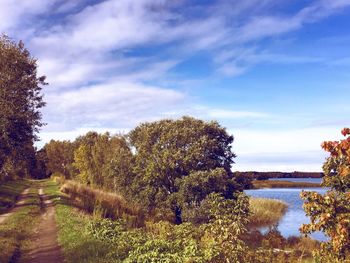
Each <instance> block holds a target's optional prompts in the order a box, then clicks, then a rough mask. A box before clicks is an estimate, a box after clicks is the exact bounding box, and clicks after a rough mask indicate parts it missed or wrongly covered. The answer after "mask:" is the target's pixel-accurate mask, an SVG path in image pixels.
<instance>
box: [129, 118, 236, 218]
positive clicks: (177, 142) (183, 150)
mask: <svg viewBox="0 0 350 263" xmlns="http://www.w3.org/2000/svg"><path fill="white" fill-rule="evenodd" d="M129 138H130V143H131V145H132V146H133V147H134V149H135V165H134V179H133V183H132V188H133V192H134V193H135V196H137V197H138V198H139V200H140V202H142V203H143V204H144V205H146V207H148V209H150V210H152V209H155V208H166V209H170V210H171V211H172V212H173V213H174V217H175V221H176V222H177V223H181V221H182V210H183V208H184V206H186V205H188V204H189V202H195V203H197V204H199V203H200V201H201V200H203V199H204V198H205V197H206V196H207V195H208V194H210V193H212V192H218V193H221V194H223V195H224V197H225V198H233V193H234V191H235V190H237V189H238V188H239V185H238V184H237V183H236V182H235V178H234V176H233V173H232V172H231V165H232V164H233V159H234V157H235V155H234V153H233V152H232V151H231V147H232V146H231V144H232V142H233V136H230V135H228V134H227V132H226V130H225V129H224V128H222V127H221V126H220V125H219V124H218V123H217V122H205V121H202V120H198V119H194V118H191V117H183V118H181V119H178V120H161V121H157V122H152V123H143V124H141V125H140V126H138V127H136V128H135V129H134V130H132V131H131V132H130V134H129ZM189 191H192V193H190V192H189ZM192 198H193V200H192ZM189 200H192V201H189Z"/></svg>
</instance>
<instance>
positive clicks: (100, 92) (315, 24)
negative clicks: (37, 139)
mask: <svg viewBox="0 0 350 263" xmlns="http://www.w3.org/2000/svg"><path fill="white" fill-rule="evenodd" d="M0 32H3V33H5V34H7V35H9V36H10V37H12V38H13V39H15V40H20V39H22V40H23V41H24V42H25V44H26V46H27V47H28V48H29V50H30V51H31V53H32V54H33V55H34V56H35V57H37V58H38V64H39V73H40V74H44V75H46V76H47V80H48V82H49V83H50V85H49V86H48V87H45V90H44V93H45V100H46V101H47V107H46V108H45V109H44V112H43V117H44V121H45V122H47V123H48V125H47V126H46V127H45V128H43V129H42V131H41V133H40V136H41V138H42V142H41V143H39V144H38V145H39V146H40V145H42V144H43V143H45V142H47V141H49V140H50V139H74V138H75V137H76V136H77V135H80V134H83V133H85V132H87V131H89V130H97V131H100V132H103V131H106V130H109V131H112V132H127V131H128V130H130V129H131V128H133V127H135V126H136V125H137V124H139V123H140V122H144V121H153V120H158V119H161V118H177V117H180V116H182V115H192V116H194V117H198V118H202V119H206V120H213V119H214V120H217V121H219V123H221V124H222V125H223V126H224V127H226V128H227V130H228V131H229V132H230V133H232V134H233V135H234V136H235V142H234V144H233V150H234V152H235V153H236V154H237V155H238V157H237V159H236V164H235V166H234V167H233V169H234V170H260V171H275V170H279V171H295V170H299V171H320V170H321V166H322V162H323V160H324V158H325V156H326V155H325V154H324V153H323V151H322V150H321V148H320V144H321V142H322V141H323V140H335V139H338V138H340V129H341V128H343V127H345V126H350V117H349V116H350V107H349V99H350V48H349V46H350V0H313V1H312V0H307V1H306V0H303V1H302V0H295V1H280V0H279V1H277V0H259V1H258V0H245V1H229V0H219V1H199V0H198V1H183V0H172V1H166V0H110V1H92V0H91V1H82V0H75V1H68V0H46V1H41V0H19V1H12V0H2V1H0Z"/></svg>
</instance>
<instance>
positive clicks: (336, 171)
mask: <svg viewBox="0 0 350 263" xmlns="http://www.w3.org/2000/svg"><path fill="white" fill-rule="evenodd" d="M342 134H343V135H344V136H345V138H344V139H342V140H340V141H328V142H324V143H323V144H322V147H323V149H325V150H326V151H327V152H329V153H330V156H329V157H328V158H327V160H326V162H325V163H324V165H323V170H324V174H325V175H324V177H323V181H322V185H323V186H324V187H328V188H329V190H328V191H327V193H326V194H324V195H321V194H319V193H317V192H302V194H301V197H302V198H303V199H304V200H306V202H305V203H304V210H305V212H306V214H307V215H308V216H310V219H311V223H310V224H306V225H303V226H302V227H301V232H302V233H305V234H309V233H311V232H314V231H323V232H324V233H325V235H326V236H327V237H329V238H330V239H329V241H328V242H325V243H323V244H322V250H321V251H320V252H319V253H318V255H317V257H318V258H319V260H320V261H321V262H338V261H342V260H344V258H346V257H347V258H349V257H350V129H349V128H345V129H343V130H342Z"/></svg>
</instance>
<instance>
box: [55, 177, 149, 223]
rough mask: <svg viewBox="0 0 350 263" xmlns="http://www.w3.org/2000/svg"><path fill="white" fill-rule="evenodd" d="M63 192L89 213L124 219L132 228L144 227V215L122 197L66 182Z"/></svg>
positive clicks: (62, 188)
mask: <svg viewBox="0 0 350 263" xmlns="http://www.w3.org/2000/svg"><path fill="white" fill-rule="evenodd" d="M61 191H62V192H63V193H66V194H68V195H69V196H70V198H71V199H72V200H74V201H75V204H76V205H77V206H79V207H80V208H82V209H84V210H85V211H87V212H89V213H99V214H100V215H101V216H102V217H105V218H110V219H113V220H115V219H124V220H125V221H126V222H128V224H129V226H130V227H140V226H143V225H144V215H143V213H142V212H141V209H139V208H138V207H136V206H133V205H132V204H130V203H128V202H127V201H126V200H125V199H124V198H123V197H122V196H120V195H118V194H115V193H109V192H105V191H102V190H98V189H93V188H91V187H88V186H84V185H82V184H79V183H77V182H73V181H66V182H65V183H64V184H63V186H62V187H61Z"/></svg>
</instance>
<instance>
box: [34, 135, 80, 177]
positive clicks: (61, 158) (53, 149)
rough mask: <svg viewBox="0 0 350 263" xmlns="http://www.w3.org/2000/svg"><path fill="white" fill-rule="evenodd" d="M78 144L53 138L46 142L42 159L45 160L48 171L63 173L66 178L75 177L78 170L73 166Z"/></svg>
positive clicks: (50, 172)
mask: <svg viewBox="0 0 350 263" xmlns="http://www.w3.org/2000/svg"><path fill="white" fill-rule="evenodd" d="M75 148H76V145H75V144H74V143H72V142H70V141H55V140H51V141H50V142H49V143H47V144H45V146H44V148H43V151H42V153H41V159H42V160H43V161H45V166H46V169H47V173H48V174H49V175H50V174H52V173H55V172H56V173H60V174H63V175H64V176H65V177H66V178H68V179H71V178H73V177H74V175H75V173H76V170H75V168H74V166H73V162H74V150H75Z"/></svg>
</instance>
